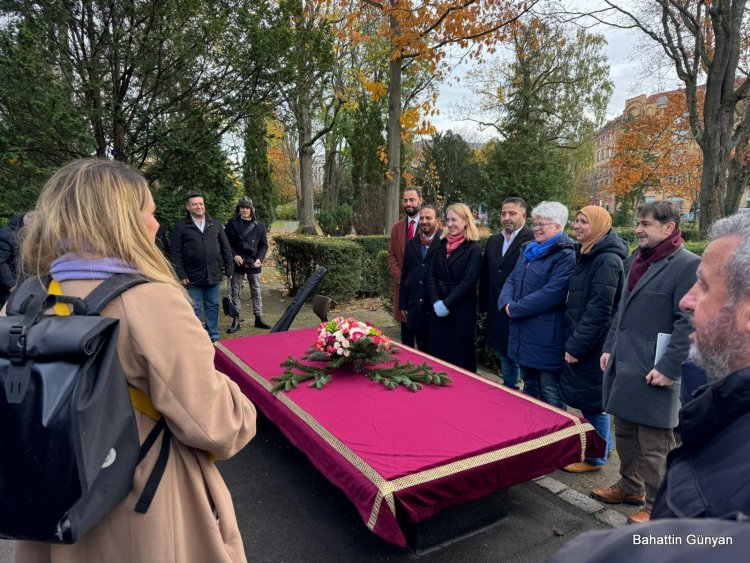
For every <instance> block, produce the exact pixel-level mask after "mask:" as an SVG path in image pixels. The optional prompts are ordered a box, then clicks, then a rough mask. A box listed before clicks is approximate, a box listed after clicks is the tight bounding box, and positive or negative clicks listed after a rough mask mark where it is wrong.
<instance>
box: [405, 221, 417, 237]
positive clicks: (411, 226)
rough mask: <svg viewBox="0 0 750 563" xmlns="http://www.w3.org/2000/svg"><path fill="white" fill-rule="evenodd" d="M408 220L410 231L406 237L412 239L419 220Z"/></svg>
mask: <svg viewBox="0 0 750 563" xmlns="http://www.w3.org/2000/svg"><path fill="white" fill-rule="evenodd" d="M408 221H409V231H408V233H407V234H406V238H407V239H408V240H411V239H413V238H414V231H415V230H416V228H417V222H416V221H412V220H408Z"/></svg>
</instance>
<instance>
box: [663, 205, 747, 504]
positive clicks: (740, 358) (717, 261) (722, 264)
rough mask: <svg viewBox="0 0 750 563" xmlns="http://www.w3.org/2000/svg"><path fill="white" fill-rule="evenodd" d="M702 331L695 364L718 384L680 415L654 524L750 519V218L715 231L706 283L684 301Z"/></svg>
mask: <svg viewBox="0 0 750 563" xmlns="http://www.w3.org/2000/svg"><path fill="white" fill-rule="evenodd" d="M680 308H681V309H682V310H683V311H685V312H687V313H688V314H689V315H690V320H691V323H692V325H693V327H694V328H695V332H694V333H693V334H692V335H691V336H690V339H691V343H692V346H691V349H690V359H692V360H693V361H695V362H696V363H697V364H698V365H699V366H701V367H703V368H704V369H705V370H706V372H708V375H709V379H710V381H711V383H710V384H709V385H707V386H704V387H702V388H700V389H698V390H697V391H696V392H695V393H694V395H693V399H692V400H691V401H689V402H688V403H686V404H685V406H684V407H682V409H681V410H680V429H681V436H682V444H681V445H680V447H679V448H677V449H676V450H674V451H672V452H671V453H670V454H669V457H668V458H667V470H666V475H665V477H664V480H663V481H662V484H661V488H660V489H659V492H658V494H657V495H656V500H655V501H654V508H653V513H652V518H719V517H723V516H725V515H727V514H729V513H732V512H743V513H745V514H747V515H750V451H749V450H748V447H747V436H748V433H750V216H748V215H744V214H742V213H740V214H737V215H732V216H731V217H727V218H726V219H721V220H719V221H717V222H716V223H714V225H713V226H712V227H711V243H710V244H709V245H708V247H707V248H706V250H705V252H704V253H703V257H702V259H701V263H700V266H699V267H698V281H697V282H696V283H695V285H693V287H692V288H691V289H690V291H688V292H687V293H686V294H685V296H684V297H683V298H682V300H681V301H680Z"/></svg>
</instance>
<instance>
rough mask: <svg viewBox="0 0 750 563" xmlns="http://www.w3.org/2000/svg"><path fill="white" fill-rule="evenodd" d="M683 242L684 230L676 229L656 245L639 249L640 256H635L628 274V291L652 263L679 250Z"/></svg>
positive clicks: (631, 289)
mask: <svg viewBox="0 0 750 563" xmlns="http://www.w3.org/2000/svg"><path fill="white" fill-rule="evenodd" d="M682 242H683V241H682V231H681V230H680V229H675V231H674V232H673V233H672V234H671V235H669V236H668V237H667V238H665V239H664V240H663V241H661V242H660V243H659V244H657V245H656V246H655V247H653V248H647V249H645V250H641V251H639V252H638V256H636V257H635V259H634V260H633V264H632V265H631V266H630V273H629V274H628V291H633V288H634V287H635V285H636V284H637V283H638V280H639V279H641V276H642V275H643V274H645V273H646V271H647V270H648V269H649V267H650V266H651V264H653V263H654V262H658V261H659V260H661V259H662V258H666V257H667V256H670V255H671V254H674V253H675V252H677V250H679V248H680V247H681V246H682Z"/></svg>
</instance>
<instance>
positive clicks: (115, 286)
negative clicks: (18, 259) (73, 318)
mask: <svg viewBox="0 0 750 563" xmlns="http://www.w3.org/2000/svg"><path fill="white" fill-rule="evenodd" d="M146 282H148V280H147V279H146V278H144V277H142V276H137V275H132V274H115V275H114V276H112V277H110V278H108V279H106V280H104V281H103V282H102V283H100V284H99V285H98V286H96V288H94V290H93V291H92V292H91V293H89V295H88V296H87V297H86V299H85V300H84V303H85V314H86V315H98V314H100V313H101V312H102V309H104V307H106V305H107V303H109V302H110V301H112V299H114V298H115V297H117V296H118V295H120V294H122V293H124V292H125V291H127V290H128V289H130V288H131V287H135V286H136V285H140V284H142V283H146ZM48 291H49V293H50V294H52V295H55V296H56V297H57V299H58V303H57V304H56V305H55V313H57V314H58V315H62V316H65V315H69V314H70V310H69V309H68V306H67V305H65V304H64V303H63V302H61V301H59V299H60V296H62V288H61V287H60V283H59V282H58V281H57V280H52V281H51V282H50V285H49V288H48ZM128 392H129V394H130V403H131V404H132V405H133V408H134V409H136V410H138V411H140V412H142V413H143V414H145V415H146V416H148V417H149V418H151V419H153V420H155V421H156V425H155V426H154V427H153V428H152V429H151V432H149V434H148V436H147V437H146V439H145V440H144V442H143V444H141V451H140V454H139V456H138V463H140V462H141V461H143V459H144V458H145V457H146V454H148V452H149V451H150V450H151V447H152V446H153V445H154V443H155V442H156V439H157V438H158V437H159V434H163V436H162V441H161V448H160V449H159V457H158V458H157V459H156V464H155V465H154V468H153V469H152V470H151V475H149V477H148V480H147V481H146V485H145V486H144V487H143V491H142V492H141V496H140V498H139V499H138V502H137V503H136V505H135V511H136V512H139V513H141V514H145V513H146V512H148V509H149V507H150V506H151V502H152V501H153V500H154V495H155V494H156V490H157V489H158V488H159V483H160V482H161V478H162V476H163V475H164V470H165V469H166V468H167V461H169V449H170V442H171V437H172V433H171V432H170V430H169V427H168V426H167V423H166V420H164V417H163V416H162V415H161V413H160V412H159V411H157V410H156V409H155V408H154V404H153V403H152V402H151V397H149V396H148V395H147V394H146V393H144V392H143V391H141V390H140V389H136V388H135V387H133V386H132V385H128Z"/></svg>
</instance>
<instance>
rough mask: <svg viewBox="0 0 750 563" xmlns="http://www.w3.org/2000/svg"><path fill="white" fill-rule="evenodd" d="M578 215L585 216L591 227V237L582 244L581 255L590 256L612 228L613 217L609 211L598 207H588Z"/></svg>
mask: <svg viewBox="0 0 750 563" xmlns="http://www.w3.org/2000/svg"><path fill="white" fill-rule="evenodd" d="M578 213H580V214H581V215H583V216H585V217H586V219H588V220H589V224H590V225H591V235H590V236H589V238H588V239H586V240H585V241H583V242H582V243H581V254H588V253H589V252H591V249H592V248H593V246H594V245H595V244H596V243H597V242H599V241H600V240H601V239H602V237H604V235H606V234H607V233H608V232H609V231H610V229H611V228H612V216H611V215H610V214H609V211H607V210H606V209H604V208H603V207H599V206H598V205H587V206H586V207H584V208H583V209H581V210H580V211H578ZM578 213H576V215H578Z"/></svg>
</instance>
